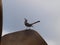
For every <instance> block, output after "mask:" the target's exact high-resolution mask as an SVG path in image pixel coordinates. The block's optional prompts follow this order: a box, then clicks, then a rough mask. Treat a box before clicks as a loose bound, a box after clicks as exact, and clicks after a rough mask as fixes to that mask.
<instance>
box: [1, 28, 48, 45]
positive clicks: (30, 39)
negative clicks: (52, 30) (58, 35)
mask: <svg viewBox="0 0 60 45" xmlns="http://www.w3.org/2000/svg"><path fill="white" fill-rule="evenodd" d="M1 45H47V43H46V42H45V40H44V39H43V38H42V37H41V36H40V35H39V34H38V33H37V32H36V31H34V30H32V29H26V30H23V31H18V32H14V33H10V34H7V35H5V36H3V37H2V39H1Z"/></svg>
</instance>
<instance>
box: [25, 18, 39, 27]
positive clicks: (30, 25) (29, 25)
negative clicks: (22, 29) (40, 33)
mask: <svg viewBox="0 0 60 45" xmlns="http://www.w3.org/2000/svg"><path fill="white" fill-rule="evenodd" d="M24 19H25V22H24V24H25V26H26V27H33V25H34V24H36V23H38V22H40V21H36V22H34V23H31V24H30V23H28V20H27V19H26V18H24Z"/></svg>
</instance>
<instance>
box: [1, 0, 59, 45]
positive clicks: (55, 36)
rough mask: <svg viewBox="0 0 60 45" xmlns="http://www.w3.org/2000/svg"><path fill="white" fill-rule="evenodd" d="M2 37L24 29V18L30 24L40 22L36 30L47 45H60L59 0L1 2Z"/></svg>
mask: <svg viewBox="0 0 60 45" xmlns="http://www.w3.org/2000/svg"><path fill="white" fill-rule="evenodd" d="M2 4H3V32H2V35H5V34H8V33H12V32H16V31H21V30H24V29H26V27H25V26H24V18H26V19H28V21H29V22H30V23H32V22H35V21H37V20H40V23H38V24H36V25H34V26H33V27H32V29H34V30H36V31H37V32H38V33H39V34H40V35H41V36H42V37H43V38H44V39H45V41H46V42H47V43H48V45H60V0H2Z"/></svg>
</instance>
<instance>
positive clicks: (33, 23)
mask: <svg viewBox="0 0 60 45" xmlns="http://www.w3.org/2000/svg"><path fill="white" fill-rule="evenodd" d="M38 22H40V21H36V22H34V23H32V25H33V24H36V23H38Z"/></svg>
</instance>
